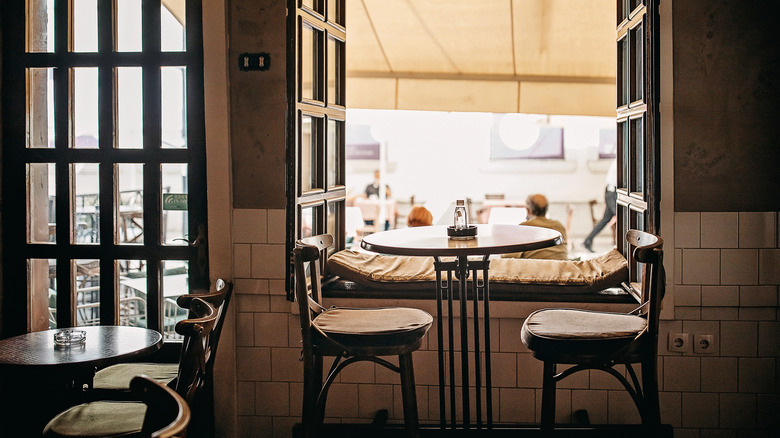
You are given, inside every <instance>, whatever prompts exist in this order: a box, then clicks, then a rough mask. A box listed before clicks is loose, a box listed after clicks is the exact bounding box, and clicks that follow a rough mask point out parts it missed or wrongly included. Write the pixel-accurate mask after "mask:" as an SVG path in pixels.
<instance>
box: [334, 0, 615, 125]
mask: <svg viewBox="0 0 780 438" xmlns="http://www.w3.org/2000/svg"><path fill="white" fill-rule="evenodd" d="M346 1H347V11H346V12H347V106H348V107H349V108H371V109H407V110H431V111H478V112H498V113H503V112H506V113H512V112H523V113H536V114H572V115H597V116H614V115H615V101H616V92H615V66H616V54H615V53H616V43H615V16H616V11H615V1H614V0H346Z"/></svg>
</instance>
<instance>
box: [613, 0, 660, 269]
mask: <svg viewBox="0 0 780 438" xmlns="http://www.w3.org/2000/svg"><path fill="white" fill-rule="evenodd" d="M617 11H618V16H617V64H618V65H617V99H618V101H617V143H618V145H617V150H618V157H617V159H618V184H617V187H618V188H617V194H618V196H617V216H618V231H617V232H618V236H625V234H626V231H627V230H628V229H638V230H642V231H647V232H650V233H657V232H658V231H659V229H660V224H659V220H660V212H659V202H660V188H661V185H660V125H659V121H660V116H659V114H658V103H659V100H660V99H659V90H658V84H659V77H658V74H659V73H658V62H659V54H658V47H659V32H658V29H659V28H658V19H659V17H658V1H657V0H617ZM618 242H622V247H620V246H619V247H618V249H620V250H622V252H623V255H624V256H625V257H626V259H627V260H629V261H631V263H629V266H630V267H631V268H630V270H631V281H638V280H637V279H639V278H640V277H639V276H638V275H637V274H638V265H637V264H636V263H633V260H632V255H631V253H630V247H629V245H628V244H627V243H626V242H625V239H618Z"/></svg>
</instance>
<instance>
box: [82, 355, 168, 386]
mask: <svg viewBox="0 0 780 438" xmlns="http://www.w3.org/2000/svg"><path fill="white" fill-rule="evenodd" d="M178 372H179V364H178V363H149V362H137V363H120V364H116V365H111V366H110V367H107V368H103V369H102V370H100V371H98V372H97V373H95V377H94V379H93V385H92V386H93V387H94V388H95V389H116V390H127V389H129V388H130V381H131V380H132V379H133V377H135V376H138V375H140V374H145V375H147V376H149V377H151V378H152V379H154V380H156V381H158V382H160V383H163V384H168V383H170V382H171V381H172V380H173V379H175V378H176V375H177V374H178Z"/></svg>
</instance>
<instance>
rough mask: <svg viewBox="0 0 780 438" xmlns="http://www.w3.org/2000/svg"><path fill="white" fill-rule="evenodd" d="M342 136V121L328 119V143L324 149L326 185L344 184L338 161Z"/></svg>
mask: <svg viewBox="0 0 780 438" xmlns="http://www.w3.org/2000/svg"><path fill="white" fill-rule="evenodd" d="M343 137H344V122H342V121H339V120H332V119H328V137H327V141H328V144H327V146H326V150H327V153H328V157H327V160H328V161H327V163H326V167H327V178H328V179H327V181H326V184H327V186H328V187H329V188H330V187H334V186H338V185H344V178H343V173H342V171H341V167H342V166H341V164H342V163H341V162H340V161H339V157H340V156H341V155H340V154H339V148H340V146H339V145H340V144H342V142H341V141H340V139H342V138H343Z"/></svg>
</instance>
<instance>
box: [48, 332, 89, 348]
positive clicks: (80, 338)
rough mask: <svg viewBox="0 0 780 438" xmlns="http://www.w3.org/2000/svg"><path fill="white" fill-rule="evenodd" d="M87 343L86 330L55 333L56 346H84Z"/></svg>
mask: <svg viewBox="0 0 780 438" xmlns="http://www.w3.org/2000/svg"><path fill="white" fill-rule="evenodd" d="M86 342H87V332H85V331H84V330H59V331H57V332H55V333H54V345H57V346H61V347H64V346H72V345H83V344H84V343H86Z"/></svg>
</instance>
